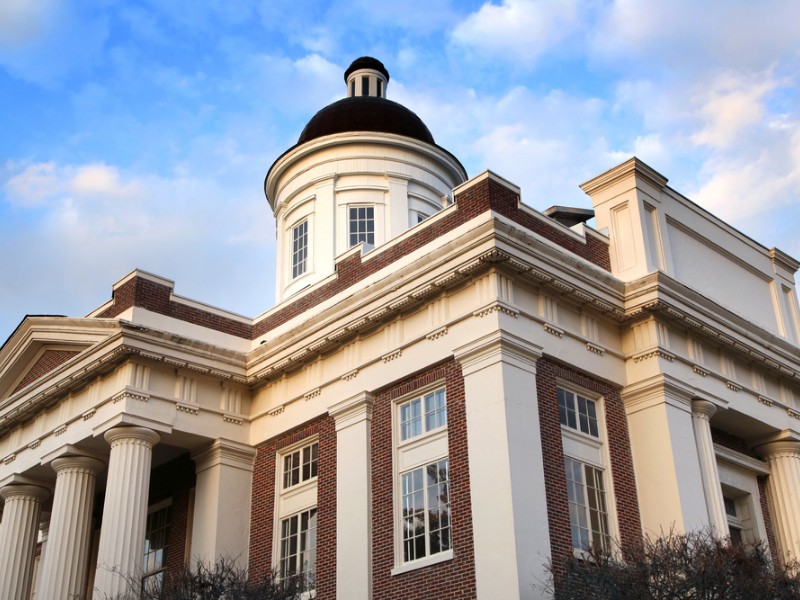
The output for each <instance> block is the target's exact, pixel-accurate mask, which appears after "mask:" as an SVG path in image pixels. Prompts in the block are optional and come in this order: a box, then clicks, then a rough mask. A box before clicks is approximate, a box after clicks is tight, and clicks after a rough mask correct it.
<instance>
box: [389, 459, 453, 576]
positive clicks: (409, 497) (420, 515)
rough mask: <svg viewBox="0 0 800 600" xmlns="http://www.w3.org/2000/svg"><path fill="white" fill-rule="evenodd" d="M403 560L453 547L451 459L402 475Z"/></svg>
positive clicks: (421, 556)
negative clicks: (451, 527)
mask: <svg viewBox="0 0 800 600" xmlns="http://www.w3.org/2000/svg"><path fill="white" fill-rule="evenodd" d="M401 482H402V483H401V486H402V490H401V502H402V531H403V538H402V543H403V562H410V561H414V560H418V559H420V558H424V557H426V556H432V555H435V554H439V553H441V552H444V551H445V550H450V548H451V542H450V474H449V462H448V459H446V458H443V459H441V460H439V461H437V462H434V463H431V464H428V465H425V466H424V467H419V468H417V469H414V470H412V471H409V472H407V473H403V474H402V475H401Z"/></svg>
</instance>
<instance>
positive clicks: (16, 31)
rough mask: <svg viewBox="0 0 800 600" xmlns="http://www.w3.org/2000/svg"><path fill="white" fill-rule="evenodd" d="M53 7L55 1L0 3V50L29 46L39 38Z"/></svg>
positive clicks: (8, 0)
mask: <svg viewBox="0 0 800 600" xmlns="http://www.w3.org/2000/svg"><path fill="white" fill-rule="evenodd" d="M55 6H56V2H55V0H3V2H0V49H3V48H13V47H19V46H23V45H25V44H30V43H31V42H34V41H35V40H36V39H37V38H39V37H41V36H42V35H43V34H44V33H45V31H46V30H47V28H48V21H49V19H50V17H51V15H52V14H53V10H54V8H55Z"/></svg>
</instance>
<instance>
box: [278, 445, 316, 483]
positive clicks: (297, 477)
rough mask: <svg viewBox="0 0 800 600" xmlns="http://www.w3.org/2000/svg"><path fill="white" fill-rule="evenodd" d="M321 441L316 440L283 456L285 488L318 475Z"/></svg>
mask: <svg viewBox="0 0 800 600" xmlns="http://www.w3.org/2000/svg"><path fill="white" fill-rule="evenodd" d="M318 454H319V443H318V442H314V443H313V444H309V445H308V446H304V447H303V448H298V449H297V450H295V451H294V452H290V453H288V454H285V455H284V456H283V488H284V489H286V488H289V487H292V486H293V485H297V484H298V483H303V482H304V481H308V480H310V479H313V478H315V477H316V476H317V455H318Z"/></svg>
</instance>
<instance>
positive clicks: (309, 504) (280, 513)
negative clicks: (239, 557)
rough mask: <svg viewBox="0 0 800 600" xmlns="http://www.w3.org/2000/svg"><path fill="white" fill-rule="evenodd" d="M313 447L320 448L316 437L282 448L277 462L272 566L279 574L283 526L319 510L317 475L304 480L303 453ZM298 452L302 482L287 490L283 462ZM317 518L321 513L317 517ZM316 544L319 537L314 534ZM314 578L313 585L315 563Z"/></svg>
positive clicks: (306, 595) (290, 486) (305, 595)
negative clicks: (309, 512) (286, 522)
mask: <svg viewBox="0 0 800 600" xmlns="http://www.w3.org/2000/svg"><path fill="white" fill-rule="evenodd" d="M314 444H317V448H319V445H318V444H319V436H316V435H313V436H309V437H307V438H305V439H303V440H301V441H299V442H298V443H296V444H292V445H290V446H287V447H285V448H281V449H280V450H279V451H278V452H277V455H276V458H275V463H276V464H275V517H274V526H273V527H274V535H273V546H272V556H273V559H272V562H273V567H274V568H275V569H276V571H277V572H278V573H280V572H281V566H282V564H283V558H284V557H283V556H282V554H281V552H282V544H281V542H282V539H281V534H282V528H283V522H284V521H285V520H286V519H289V518H292V517H294V516H297V517H298V519H299V518H300V516H301V515H302V514H303V513H305V512H308V511H310V510H317V508H318V507H317V487H318V479H319V477H318V475H313V476H309V477H308V478H306V479H303V477H302V471H303V469H302V456H303V450H304V449H305V448H311V447H312V446H313V445H314ZM296 452H299V455H300V458H301V463H300V473H301V477H300V481H298V482H297V483H295V484H292V485H289V486H288V487H284V458H285V457H287V456H290V455H292V454H294V453H296ZM317 457H318V458H317V460H319V451H318V453H317ZM317 517H318V513H317ZM315 540H316V534H315ZM315 557H316V543H315ZM314 569H315V572H314V575H313V578H312V580H313V582H316V560H315V565H314ZM315 594H316V592H315V590H309V593H308V594H304V597H314V596H315Z"/></svg>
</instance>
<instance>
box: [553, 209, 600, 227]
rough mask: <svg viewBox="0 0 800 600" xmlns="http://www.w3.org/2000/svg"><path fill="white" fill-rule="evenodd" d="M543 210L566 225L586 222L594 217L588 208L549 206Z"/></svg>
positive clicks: (570, 225)
mask: <svg viewBox="0 0 800 600" xmlns="http://www.w3.org/2000/svg"><path fill="white" fill-rule="evenodd" d="M543 212H544V214H545V215H546V216H548V217H550V218H551V219H553V220H554V221H558V222H559V223H561V224H562V225H564V226H566V227H572V226H573V225H577V224H578V223H586V221H588V220H589V219H591V218H593V217H594V211H593V210H592V209H590V208H572V207H571V206H558V205H556V206H551V207H550V208H548V209H546V210H545V211H543Z"/></svg>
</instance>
